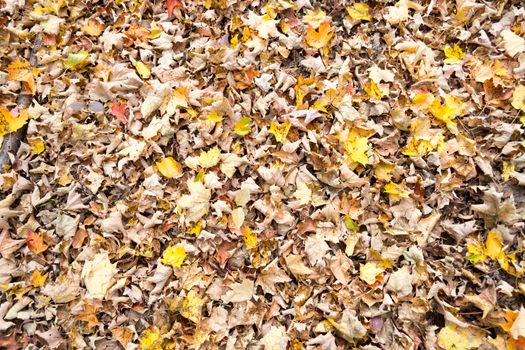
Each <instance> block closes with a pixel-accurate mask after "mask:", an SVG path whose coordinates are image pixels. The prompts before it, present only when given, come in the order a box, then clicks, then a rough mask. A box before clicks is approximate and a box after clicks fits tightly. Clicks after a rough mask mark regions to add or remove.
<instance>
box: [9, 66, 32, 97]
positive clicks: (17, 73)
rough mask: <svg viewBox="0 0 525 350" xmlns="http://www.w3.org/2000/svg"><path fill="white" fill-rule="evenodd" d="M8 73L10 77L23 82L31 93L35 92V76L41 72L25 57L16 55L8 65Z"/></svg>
mask: <svg viewBox="0 0 525 350" xmlns="http://www.w3.org/2000/svg"><path fill="white" fill-rule="evenodd" d="M7 73H8V78H9V79H11V80H15V81H19V82H22V83H23V84H24V86H25V87H26V89H27V90H29V92H31V94H33V95H34V94H35V92H36V85H35V77H36V75H37V74H38V73H39V70H38V69H37V68H34V67H33V66H31V64H30V63H29V62H28V61H26V60H25V59H24V58H20V57H16V58H15V60H14V61H13V62H12V63H11V64H10V65H8V66H7Z"/></svg>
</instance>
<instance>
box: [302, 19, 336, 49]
mask: <svg viewBox="0 0 525 350" xmlns="http://www.w3.org/2000/svg"><path fill="white" fill-rule="evenodd" d="M333 36H334V31H333V30H332V27H331V26H330V23H328V21H325V22H323V23H322V24H321V25H320V26H319V28H317V29H315V28H314V27H312V26H308V28H306V43H307V44H308V45H310V46H311V47H313V48H315V49H321V48H323V47H325V46H326V45H328V43H329V42H330V40H331V39H332V37H333Z"/></svg>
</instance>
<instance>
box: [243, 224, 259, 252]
mask: <svg viewBox="0 0 525 350" xmlns="http://www.w3.org/2000/svg"><path fill="white" fill-rule="evenodd" d="M243 235H244V243H245V244H246V248H248V249H253V248H256V247H257V235H256V234H254V233H253V232H252V230H251V229H250V228H249V227H245V228H244V231H243Z"/></svg>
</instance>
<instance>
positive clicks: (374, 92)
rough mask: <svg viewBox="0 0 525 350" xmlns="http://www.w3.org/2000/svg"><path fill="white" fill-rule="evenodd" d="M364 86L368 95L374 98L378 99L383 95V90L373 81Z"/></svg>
mask: <svg viewBox="0 0 525 350" xmlns="http://www.w3.org/2000/svg"><path fill="white" fill-rule="evenodd" d="M364 88H365V91H366V93H367V94H368V96H370V97H371V98H375V99H376V100H380V99H381V98H382V97H383V95H384V94H383V91H382V90H381V89H380V88H379V86H377V84H376V83H374V82H373V81H369V82H368V83H366V84H365V87H364Z"/></svg>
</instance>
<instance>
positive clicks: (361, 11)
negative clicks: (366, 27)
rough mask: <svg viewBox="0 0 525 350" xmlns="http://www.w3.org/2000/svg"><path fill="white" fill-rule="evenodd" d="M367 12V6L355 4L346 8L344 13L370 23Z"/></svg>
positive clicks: (359, 3)
mask: <svg viewBox="0 0 525 350" xmlns="http://www.w3.org/2000/svg"><path fill="white" fill-rule="evenodd" d="M369 10H370V8H369V7H368V5H367V4H365V3H362V2H356V3H354V4H353V5H352V6H347V7H346V12H348V15H349V16H350V17H352V18H353V19H357V20H361V21H370V19H371V17H370V14H369Z"/></svg>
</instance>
